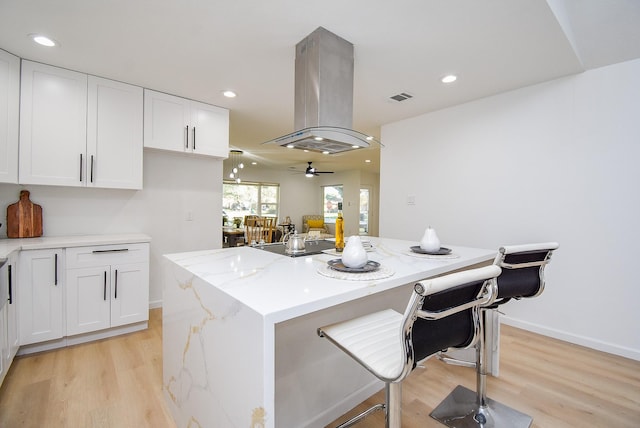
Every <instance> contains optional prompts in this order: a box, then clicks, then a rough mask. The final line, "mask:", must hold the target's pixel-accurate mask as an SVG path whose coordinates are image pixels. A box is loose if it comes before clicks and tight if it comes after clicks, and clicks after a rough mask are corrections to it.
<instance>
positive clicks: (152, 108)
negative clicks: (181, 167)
mask: <svg viewBox="0 0 640 428" xmlns="http://www.w3.org/2000/svg"><path fill="white" fill-rule="evenodd" d="M144 146H145V147H150V148H154V149H162V150H170V151H175V152H181V153H193V154H199V155H206V156H215V157H219V158H226V157H228V155H229V110H227V109H224V108H221V107H216V106H213V105H209V104H204V103H201V102H197V101H192V100H188V99H185V98H180V97H176V96H174V95H168V94H164V93H161V92H156V91H152V90H148V89H145V91H144Z"/></svg>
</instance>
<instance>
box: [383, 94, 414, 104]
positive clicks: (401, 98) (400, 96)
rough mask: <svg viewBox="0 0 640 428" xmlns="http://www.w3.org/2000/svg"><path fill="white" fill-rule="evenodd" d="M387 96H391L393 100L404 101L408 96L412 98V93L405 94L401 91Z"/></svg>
mask: <svg viewBox="0 0 640 428" xmlns="http://www.w3.org/2000/svg"><path fill="white" fill-rule="evenodd" d="M389 98H391V99H392V100H394V101H398V102H400V101H406V100H408V99H410V98H413V95H410V94H407V93H406V92H402V93H400V94H396V95H393V96H390V97H389Z"/></svg>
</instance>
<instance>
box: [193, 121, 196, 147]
mask: <svg viewBox="0 0 640 428" xmlns="http://www.w3.org/2000/svg"><path fill="white" fill-rule="evenodd" d="M195 149H196V127H195V126H194V127H193V150H195Z"/></svg>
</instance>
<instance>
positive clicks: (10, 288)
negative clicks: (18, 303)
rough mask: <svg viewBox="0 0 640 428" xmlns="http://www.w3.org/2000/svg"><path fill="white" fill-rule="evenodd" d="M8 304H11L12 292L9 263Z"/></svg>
mask: <svg viewBox="0 0 640 428" xmlns="http://www.w3.org/2000/svg"><path fill="white" fill-rule="evenodd" d="M8 273H9V304H10V305H11V304H13V292H12V291H11V290H12V284H11V265H9V272H8Z"/></svg>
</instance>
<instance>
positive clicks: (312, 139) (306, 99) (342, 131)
mask: <svg viewBox="0 0 640 428" xmlns="http://www.w3.org/2000/svg"><path fill="white" fill-rule="evenodd" d="M352 123H353V44H351V43H350V42H348V41H346V40H344V39H343V38H341V37H339V36H337V35H335V34H333V33H331V32H330V31H328V30H326V29H324V28H322V27H318V28H317V29H316V30H315V31H314V32H313V33H311V34H309V35H308V36H307V37H305V38H304V39H303V40H302V41H300V42H299V43H298V44H297V45H296V63H295V117H294V128H295V129H296V131H294V132H292V133H290V134H287V135H284V136H282V137H279V138H276V139H274V140H271V141H267V142H266V143H264V144H278V145H280V146H283V147H288V148H296V149H306V150H311V151H315V152H324V153H329V154H334V153H340V152H345V151H349V150H355V149H358V148H363V147H368V146H369V145H370V142H371V141H375V139H374V138H373V137H371V136H368V135H365V134H363V133H361V132H358V131H354V130H353V129H351V128H352Z"/></svg>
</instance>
